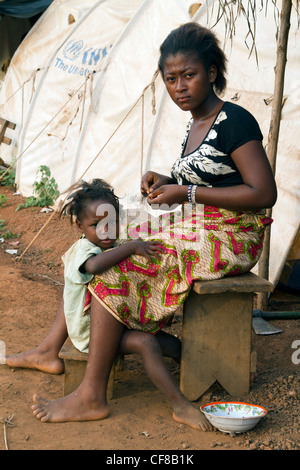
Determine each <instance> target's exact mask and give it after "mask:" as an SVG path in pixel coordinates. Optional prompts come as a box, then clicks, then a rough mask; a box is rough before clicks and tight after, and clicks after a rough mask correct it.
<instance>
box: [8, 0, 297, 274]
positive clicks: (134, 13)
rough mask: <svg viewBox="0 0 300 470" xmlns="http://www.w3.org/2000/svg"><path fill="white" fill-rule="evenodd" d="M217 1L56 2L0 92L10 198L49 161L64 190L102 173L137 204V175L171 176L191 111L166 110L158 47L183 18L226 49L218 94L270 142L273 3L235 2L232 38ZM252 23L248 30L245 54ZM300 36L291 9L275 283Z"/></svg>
mask: <svg viewBox="0 0 300 470" xmlns="http://www.w3.org/2000/svg"><path fill="white" fill-rule="evenodd" d="M220 3H221V2H214V1H213V0H211V1H207V2H204V3H203V5H202V6H200V8H199V9H197V8H198V7H199V4H196V3H195V2H193V1H189V0H163V1H162V0H143V1H142V0H139V1H138V0H128V1H125V0H124V1H122V2H120V1H117V0H102V1H95V0H94V1H93V0H87V1H85V2H84V3H83V2H80V1H79V0H78V1H76V0H72V1H69V0H65V1H54V2H53V3H52V5H51V6H50V7H49V8H48V10H47V11H46V12H45V13H44V15H43V16H42V17H41V18H40V20H39V21H38V22H37V23H36V25H35V26H34V28H33V29H32V30H31V32H30V33H29V34H28V36H27V37H26V39H25V40H24V41H23V43H22V44H21V46H20V47H19V49H18V50H17V52H16V54H15V55H14V57H13V60H12V63H11V66H10V68H9V70H8V73H7V76H6V79H5V81H4V84H3V86H2V90H1V94H0V117H2V118H5V119H8V120H10V121H12V122H14V123H16V124H17V128H16V130H15V131H14V132H13V133H12V135H11V136H10V137H12V138H13V143H12V145H11V146H9V147H8V146H4V145H3V144H2V145H1V146H0V156H1V157H2V158H3V159H4V160H5V161H6V162H11V161H12V160H13V158H17V163H16V167H17V177H16V183H17V186H18V190H19V191H20V192H21V193H22V194H23V195H24V196H29V195H31V193H32V184H33V182H34V180H35V178H36V172H37V170H38V168H39V167H40V165H48V166H49V167H50V169H51V173H52V175H53V176H54V177H55V179H56V181H57V183H58V185H59V189H60V191H61V192H63V191H65V190H66V189H67V188H68V187H69V186H70V185H71V184H72V183H74V182H76V181H78V180H79V179H81V178H82V177H83V178H84V179H91V178H93V177H95V176H98V177H102V178H104V179H106V180H107V181H108V182H110V183H111V184H112V185H113V186H114V187H115V188H116V192H117V194H118V195H119V196H122V197H124V198H125V197H126V198H127V200H128V201H130V200H135V201H136V200H138V199H139V198H140V192H139V186H140V177H141V174H142V173H144V172H145V171H146V170H148V169H150V168H151V169H154V170H157V171H160V172H161V173H168V172H169V170H170V167H171V165H172V163H173V161H174V159H175V158H176V157H177V155H178V154H179V152H180V147H181V141H182V138H183V136H184V132H185V126H186V123H187V121H188V119H189V115H187V114H186V113H183V112H181V111H180V110H179V109H178V108H177V107H176V106H175V104H173V103H172V102H171V100H170V99H169V97H168V96H167V94H166V92H165V88H164V85H163V83H162V80H161V77H160V76H159V75H158V74H157V73H156V72H157V61H158V56H159V46H160V44H161V42H162V41H163V39H164V38H165V37H166V35H167V34H168V33H169V32H170V31H171V30H172V29H174V28H176V27H177V26H179V25H180V24H183V23H185V22H187V21H191V19H193V20H195V21H197V22H199V23H200V24H202V25H204V26H208V27H212V28H213V30H214V31H215V32H216V34H217V35H218V37H219V39H220V40H221V43H224V49H225V51H226V53H227V55H228V59H229V62H228V65H229V70H228V89H227V92H226V95H225V96H224V98H225V99H228V100H233V101H235V102H237V103H238V104H241V105H242V106H245V107H246V108H247V109H249V110H250V111H251V112H252V113H253V114H254V115H255V116H256V118H257V119H258V121H259V123H260V125H261V128H262V131H263V134H264V136H265V143H267V137H268V132H269V125H270V116H271V106H272V95H273V92H274V66H275V63H276V22H275V21H274V12H275V16H276V7H277V8H278V9H279V11H280V3H281V2H280V1H277V5H276V6H274V5H273V3H271V4H270V2H263V3H266V6H265V7H264V8H262V9H259V7H257V8H256V9H255V17H254V16H253V18H250V21H249V16H248V20H246V17H245V16H244V15H243V14H242V13H241V12H242V10H241V9H240V10H239V13H240V14H238V7H239V5H238V4H245V5H244V6H245V9H246V7H247V5H248V4H249V2H248V0H243V1H242V2H237V4H235V5H234V4H231V6H230V11H231V19H232V18H233V17H234V16H236V17H237V19H236V21H235V23H234V31H233V29H232V30H230V29H228V21H223V20H224V18H221V19H220V21H217V17H218V14H219V8H218V5H219V4H220ZM256 3H257V2H256ZM82 4H84V7H82ZM193 13H195V14H194V16H193ZM229 24H230V22H229ZM249 24H250V26H251V25H252V30H251V31H252V32H253V31H254V30H255V48H254V49H253V51H252V53H251V54H249V52H250V49H251V47H252V45H253V41H252V39H251V34H249V33H248V34H247V32H248V31H249ZM232 31H233V34H232V38H229V37H228V36H229V35H230V32H232ZM299 34H300V33H299V30H298V23H297V15H296V10H295V9H293V11H292V18H291V29H290V40H289V47H288V64H287V69H286V78H285V88H284V98H285V102H284V107H283V111H282V121H281V131H280V138H279V146H278V154H277V170H276V178H277V183H278V188H279V198H278V202H277V204H276V206H275V208H274V210H273V216H274V219H275V222H274V224H273V226H272V232H271V233H272V238H271V255H270V280H271V281H273V282H275V283H276V282H277V281H278V279H279V277H280V273H281V270H282V268H283V265H284V263H285V260H286V257H287V255H288V252H289V249H290V247H291V246H292V244H293V241H294V239H295V237H296V235H297V233H298V230H299V221H300V209H299V197H300V194H299V192H300V186H299V177H298V176H297V175H299V174H300V171H299V165H300V163H299V158H298V153H299V150H298V149H299V146H298V144H297V135H298V134H299V127H300V107H299V103H300V97H299V91H298V88H299V83H300V76H299V71H300V58H299V53H298V51H299ZM255 52H256V53H257V54H256V53H255ZM154 88H155V93H154ZM154 98H155V99H154ZM154 107H155V113H154V112H153V111H154ZM5 147H6V148H5Z"/></svg>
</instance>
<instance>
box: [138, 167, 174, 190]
mask: <svg viewBox="0 0 300 470" xmlns="http://www.w3.org/2000/svg"><path fill="white" fill-rule="evenodd" d="M172 181H173V180H172V178H170V176H166V175H161V174H159V173H155V171H147V173H145V174H144V176H143V177H142V181H141V193H142V194H143V195H144V196H147V195H148V194H151V193H152V192H153V191H154V190H155V189H157V188H159V187H160V186H162V185H164V184H170V183H171V182H172Z"/></svg>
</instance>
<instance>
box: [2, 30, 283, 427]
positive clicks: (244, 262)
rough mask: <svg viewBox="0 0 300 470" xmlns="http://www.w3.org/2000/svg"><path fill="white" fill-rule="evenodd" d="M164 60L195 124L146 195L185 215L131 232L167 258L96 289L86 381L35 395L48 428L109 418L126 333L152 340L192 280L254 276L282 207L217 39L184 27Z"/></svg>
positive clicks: (106, 276)
mask: <svg viewBox="0 0 300 470" xmlns="http://www.w3.org/2000/svg"><path fill="white" fill-rule="evenodd" d="M160 53H161V55H160V61H159V68H160V71H161V74H162V77H163V80H164V83H165V86H166V88H167V91H168V93H169V95H170V97H171V98H172V100H173V101H174V103H175V104H176V105H177V106H179V108H180V109H181V110H183V111H188V112H190V113H191V116H192V117H191V120H190V122H189V125H188V128H187V133H186V136H185V138H184V142H183V146H182V153H181V155H180V156H179V158H178V159H177V160H176V161H175V163H174V165H173V167H172V171H171V175H170V176H166V175H161V174H158V173H155V172H152V171H149V172H147V173H146V174H145V175H144V177H143V179H142V182H141V191H142V194H143V195H144V196H145V198H146V199H147V202H148V204H150V205H151V206H154V205H159V206H161V205H162V204H163V205H164V208H166V206H169V207H171V206H172V209H173V208H174V205H175V204H177V205H178V207H179V208H180V211H179V210H177V211H175V212H174V211H173V212H169V214H167V215H164V216H162V217H161V219H160V222H161V225H160V227H159V230H158V232H157V233H156V232H154V231H153V230H152V231H151V227H150V226H149V225H148V224H144V225H141V226H139V227H129V228H128V236H129V237H131V238H136V237H140V238H141V239H143V240H160V242H161V246H162V249H163V252H162V253H161V259H160V260H155V259H153V260H152V261H150V262H145V260H142V259H141V258H140V257H139V256H136V255H133V256H130V257H129V258H126V259H124V260H123V261H121V262H120V263H118V264H117V265H116V266H115V267H113V268H110V269H108V270H107V271H105V272H104V273H102V274H101V275H99V276H98V275H96V276H94V278H93V279H92V281H91V282H90V283H89V286H88V289H89V293H90V318H91V327H90V338H89V357H88V363H87V369H86V373H85V376H84V379H83V382H82V383H81V385H80V386H79V387H78V389H77V390H76V391H75V392H73V393H72V394H70V395H68V396H66V397H64V398H62V399H58V400H55V401H48V400H43V399H41V398H38V397H37V396H34V405H33V410H34V414H35V416H36V417H37V418H39V419H41V420H42V421H54V422H59V421H76V420H78V421H79V420H87V419H101V418H103V417H106V416H107V415H108V412H109V411H108V404H107V402H106V395H105V392H106V386H107V381H108V377H109V372H110V370H111V367H112V364H113V360H114V358H115V356H116V355H117V353H118V350H119V345H120V342H121V338H122V335H123V332H124V330H125V329H126V328H130V329H133V330H137V331H140V332H144V333H145V334H146V333H148V334H149V333H150V334H151V335H152V336H153V338H154V339H155V337H156V336H155V335H156V334H157V333H158V332H159V331H160V330H161V329H163V327H164V326H165V325H166V324H167V323H168V321H169V320H170V318H172V315H173V314H174V312H175V311H176V309H177V308H178V306H179V305H180V304H182V303H183V302H184V300H185V299H186V297H187V295H188V293H189V291H190V288H191V285H192V283H193V281H195V280H200V281H201V280H210V279H219V278H222V277H224V276H229V275H236V274H240V273H244V272H248V271H250V270H251V269H252V267H253V266H254V265H255V264H256V263H257V261H258V259H259V256H260V253H261V250H262V243H263V236H264V231H265V228H266V226H268V225H269V224H270V223H271V222H272V221H271V219H269V218H267V217H266V216H265V212H264V209H265V208H267V207H272V206H273V205H274V204H275V201H276V197H277V194H276V185H275V181H274V177H273V174H272V171H271V168H270V165H269V162H268V159H267V157H266V154H265V152H264V149H263V146H262V134H261V131H260V128H259V126H258V124H257V122H256V120H255V119H254V117H253V116H252V115H251V114H250V113H249V112H248V111H246V110H245V109H243V108H242V107H240V106H238V105H236V104H233V103H230V102H227V101H225V102H224V101H222V99H221V98H220V94H221V92H222V91H223V90H224V89H225V86H226V79H225V72H226V58H225V56H224V53H223V51H222V50H221V48H220V46H219V43H218V40H217V39H216V37H215V36H214V34H213V33H212V32H211V31H210V30H207V29H205V28H203V27H201V26H200V25H198V24H196V23H187V24H185V25H183V26H181V27H179V28H177V29H176V30H174V31H172V32H171V33H170V34H169V35H168V37H167V38H166V39H165V41H164V42H163V44H162V45H161V48H160ZM170 119H171V117H170ZM162 158H163V156H162ZM149 233H150V235H149ZM126 241H128V240H126ZM120 242H122V241H120ZM60 327H61V330H60V329H59V328H60ZM51 335H52V336H50V339H49V340H47V341H48V348H49V347H50V348H51V351H52V354H53V358H55V357H56V360H57V356H58V352H59V350H60V347H61V346H62V344H63V341H64V339H65V330H63V329H62V326H59V325H56V327H55V329H54V330H52V333H51ZM49 343H50V344H51V346H49ZM157 348H158V351H159V343H158V342H157ZM160 354H161V353H160ZM10 363H11V364H12V362H11V361H10ZM12 366H13V367H16V366H17V365H16V364H15V365H13V364H12ZM187 409H188V410H189V412H186V410H187ZM173 416H174V418H175V419H176V420H177V421H179V422H182V423H185V424H188V425H190V426H192V427H195V428H198V429H203V430H207V429H208V427H207V424H205V421H204V420H203V417H202V416H201V413H200V412H199V410H196V409H195V408H194V411H193V413H191V410H190V408H189V407H187V408H186V409H185V410H176V411H174V413H173Z"/></svg>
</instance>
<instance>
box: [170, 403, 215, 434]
mask: <svg viewBox="0 0 300 470" xmlns="http://www.w3.org/2000/svg"><path fill="white" fill-rule="evenodd" d="M173 418H174V420H175V421H178V423H182V424H187V425H188V426H191V427H192V428H194V429H198V430H200V431H213V430H214V427H213V426H212V424H211V423H210V422H209V421H208V420H207V419H206V417H205V416H204V414H203V413H202V412H201V411H200V410H197V408H195V407H194V406H193V405H192V404H191V403H189V405H188V406H186V407H184V409H181V410H176V412H175V411H173Z"/></svg>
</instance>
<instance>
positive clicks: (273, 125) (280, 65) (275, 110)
mask: <svg viewBox="0 0 300 470" xmlns="http://www.w3.org/2000/svg"><path fill="white" fill-rule="evenodd" d="M291 9H292V0H282V5H281V13H280V29H279V37H278V45H277V58H276V67H275V84H274V98H273V103H272V113H271V122H270V129H269V135H268V147H267V155H268V159H269V162H270V165H271V167H272V170H273V173H274V175H275V173H276V156H277V147H278V138H279V129H280V121H281V110H282V104H283V88H284V75H285V66H286V61H287V45H288V37H289V29H290V18H291ZM267 215H268V216H271V215H272V209H268V210H267ZM270 239H271V230H270V227H269V228H268V229H267V231H266V233H265V240H264V249H263V252H262V256H261V259H260V261H259V265H258V273H259V275H260V276H261V277H263V278H264V279H269V256H270ZM258 308H259V309H260V310H262V311H264V310H267V309H268V294H266V293H261V294H258Z"/></svg>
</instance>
